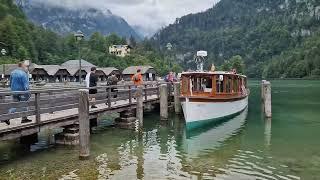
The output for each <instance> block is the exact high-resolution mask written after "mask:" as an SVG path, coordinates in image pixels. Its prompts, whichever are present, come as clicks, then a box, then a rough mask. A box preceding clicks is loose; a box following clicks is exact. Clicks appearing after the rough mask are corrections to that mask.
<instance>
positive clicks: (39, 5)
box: [19, 0, 140, 39]
mask: <svg viewBox="0 0 320 180" xmlns="http://www.w3.org/2000/svg"><path fill="white" fill-rule="evenodd" d="M19 5H20V6H21V8H22V10H23V11H24V13H25V14H26V16H27V17H28V19H29V20H31V21H32V22H33V23H35V24H37V25H40V26H42V27H44V28H46V29H50V30H53V31H55V32H57V33H59V34H61V35H66V34H68V33H73V32H75V31H77V30H81V31H82V32H83V33H85V34H86V35H87V36H89V35H91V34H92V33H94V32H100V33H101V34H103V35H108V34H111V33H116V34H117V35H119V36H122V37H127V38H128V37H130V36H133V37H134V38H136V39H140V36H139V35H138V34H137V33H136V32H135V30H134V29H133V28H132V27H131V26H130V25H129V24H128V23H127V22H126V21H125V20H124V19H123V18H121V17H119V16H116V15H114V14H112V12H111V11H110V10H108V9H106V10H98V9H95V8H80V9H79V8H77V9H73V8H70V7H63V6H55V5H51V4H49V3H45V2H40V1H33V0H30V1H25V2H24V3H22V4H19Z"/></svg>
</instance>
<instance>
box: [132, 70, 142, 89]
mask: <svg viewBox="0 0 320 180" xmlns="http://www.w3.org/2000/svg"><path fill="white" fill-rule="evenodd" d="M132 81H133V84H134V85H135V86H140V85H142V83H143V79H142V74H141V69H138V70H137V73H136V74H135V75H133V76H132Z"/></svg>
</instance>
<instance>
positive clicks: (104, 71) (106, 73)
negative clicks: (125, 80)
mask: <svg viewBox="0 0 320 180" xmlns="http://www.w3.org/2000/svg"><path fill="white" fill-rule="evenodd" d="M97 71H102V72H103V73H104V74H105V75H106V76H109V75H110V74H111V73H112V72H113V71H118V72H119V74H120V73H121V72H120V71H119V69H117V68H114V67H105V68H97Z"/></svg>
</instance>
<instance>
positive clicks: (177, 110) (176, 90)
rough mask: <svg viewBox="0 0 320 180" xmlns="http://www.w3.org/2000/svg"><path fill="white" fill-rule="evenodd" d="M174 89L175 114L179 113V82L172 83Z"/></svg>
mask: <svg viewBox="0 0 320 180" xmlns="http://www.w3.org/2000/svg"><path fill="white" fill-rule="evenodd" d="M173 89H174V111H175V113H176V114H180V113H181V103H180V83H179V82H176V83H174V84H173Z"/></svg>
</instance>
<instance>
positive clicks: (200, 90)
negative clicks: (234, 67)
mask: <svg viewBox="0 0 320 180" xmlns="http://www.w3.org/2000/svg"><path fill="white" fill-rule="evenodd" d="M197 63H198V71H194V72H185V73H182V74H181V97H180V98H181V104H182V109H183V113H184V118H185V121H186V124H187V128H188V129H190V128H196V127H199V126H203V125H206V124H207V123H211V122H212V121H218V120H221V119H225V118H232V117H234V116H236V115H238V114H240V113H241V112H242V111H243V110H244V109H245V108H246V107H247V106H248V96H249V90H248V89H247V77H246V76H244V75H241V74H237V73H235V71H233V72H224V71H212V72H204V71H203V68H202V66H203V61H201V60H198V61H197Z"/></svg>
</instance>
